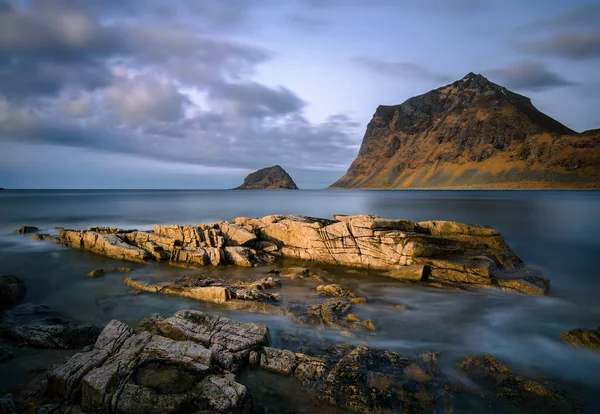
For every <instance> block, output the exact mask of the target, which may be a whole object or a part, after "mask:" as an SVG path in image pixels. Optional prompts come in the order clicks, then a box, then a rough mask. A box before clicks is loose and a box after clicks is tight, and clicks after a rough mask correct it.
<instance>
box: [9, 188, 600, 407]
mask: <svg viewBox="0 0 600 414" xmlns="http://www.w3.org/2000/svg"><path fill="white" fill-rule="evenodd" d="M275 213H277V214H301V215H310V216H317V217H331V216H332V215H333V214H364V213H368V214H377V215H380V216H383V217H390V218H408V219H411V220H415V221H421V220H433V219H436V220H457V221H462V222H467V223H475V224H484V225H489V226H492V227H493V228H495V229H497V230H499V231H500V232H501V233H502V235H503V236H504V238H505V239H506V241H507V242H508V244H509V245H510V246H511V247H512V248H513V250H514V251H515V252H516V254H517V255H518V256H519V257H520V258H521V259H523V260H524V261H525V263H527V265H529V267H531V268H533V269H535V270H536V271H539V272H540V273H541V274H543V275H544V276H546V277H548V278H550V279H551V289H550V294H549V295H548V296H546V297H532V296H525V295H520V294H512V293H505V292H495V291H489V290H483V291H476V292H453V291H444V290H436V289H431V288H425V287H420V286H415V285H409V284H403V283H400V282H396V281H393V280H387V279H384V278H378V277H375V276H374V277H369V276H364V275H363V276H361V275H352V274H347V273H346V272H343V271H342V270H341V269H340V270H339V275H340V280H341V281H342V282H343V283H345V284H346V285H348V286H349V287H351V288H352V289H354V290H355V291H357V293H358V294H360V295H364V296H367V298H368V300H369V303H368V305H367V306H366V307H364V308H361V310H358V311H357V314H358V313H361V315H359V316H360V317H365V318H366V317H370V318H372V319H373V321H374V322H375V324H376V325H377V326H378V328H379V332H378V334H377V335H376V336H368V337H358V338H357V339H356V340H355V341H356V342H357V343H359V342H360V343H367V344H369V345H373V346H382V347H385V348H387V349H390V350H395V351H398V352H401V353H404V354H407V355H408V356H411V355H414V354H416V353H419V352H422V351H424V350H439V351H442V355H446V356H447V357H446V358H447V359H448V361H452V362H454V361H456V360H458V359H460V358H464V357H465V356H467V355H470V354H472V353H488V352H489V353H492V354H493V355H495V356H496V357H497V358H499V359H500V360H502V361H505V362H507V363H509V364H514V366H519V367H520V369H522V370H525V371H531V372H535V373H544V374H547V375H550V376H552V377H554V378H558V379H562V380H565V381H569V382H574V383H575V384H579V385H581V386H583V387H587V388H591V389H596V390H598V392H600V375H598V372H600V354H598V353H594V352H592V351H586V350H578V349H573V348H570V347H569V346H567V345H564V344H563V343H561V341H560V333H561V332H563V331H565V330H569V329H573V328H576V327H589V328H593V327H594V328H595V327H597V326H598V325H600V218H599V217H600V215H599V213H600V192H528V191H524V192H513V191H465V192H461V191H327V190H323V191H308V190H300V191H2V192H0V273H1V274H7V273H12V274H17V275H20V276H22V277H23V278H24V279H25V281H26V283H27V286H28V292H27V298H26V300H28V301H31V302H37V303H47V304H49V305H51V306H53V307H54V308H56V309H58V310H60V311H62V312H64V313H66V314H68V315H69V316H71V317H73V318H76V319H77V320H79V321H82V322H93V323H106V322H108V321H109V320H110V319H112V318H119V319H121V320H124V321H126V322H128V323H131V324H136V323H137V322H138V321H139V319H140V318H142V317H143V316H146V315H149V314H151V313H153V312H159V313H163V314H166V315H169V314H171V313H173V312H174V311H176V310H177V309H181V308H184V307H191V308H196V309H210V310H212V311H215V312H219V313H222V314H225V315H228V316H230V317H232V318H234V319H238V320H252V321H260V322H264V323H267V324H268V325H269V326H270V328H271V329H272V331H273V332H274V337H275V338H277V337H278V334H279V333H281V332H286V331H295V330H302V329H305V328H304V327H301V326H296V325H294V324H293V323H291V322H290V321H289V320H287V318H283V317H280V316H272V315H260V314H248V313H239V312H230V311H227V310H226V309H224V308H219V307H217V306H214V305H213V306H208V305H204V304H201V303H196V302H191V301H187V300H183V299H178V298H173V297H164V296H158V295H151V294H140V295H132V294H131V292H129V290H128V289H127V288H126V287H125V286H124V284H123V283H122V279H123V275H122V274H107V275H106V276H105V277H103V278H99V279H89V278H87V277H86V273H87V272H89V271H90V270H92V269H94V268H98V267H104V268H110V267H116V266H118V265H122V264H119V263H118V262H116V261H113V260H111V259H107V258H103V257H99V256H95V255H92V254H89V253H86V252H80V251H75V250H71V249H67V248H64V247H61V246H57V245H53V244H49V243H44V242H37V241H34V240H32V239H31V238H29V237H26V236H19V235H15V234H14V231H15V229H17V228H18V227H20V226H21V225H24V224H26V225H33V226H37V227H40V228H41V229H49V228H51V227H55V226H60V227H67V228H86V227H88V226H92V225H106V226H117V227H124V228H137V229H148V228H151V226H152V225H153V224H155V223H189V224H193V223H206V222H212V221H216V220H224V219H231V218H233V217H237V216H250V217H257V216H263V215H267V214H275ZM131 267H133V268H135V269H137V270H136V271H138V272H147V273H157V274H162V275H164V276H165V277H171V276H177V275H178V274H179V275H180V274H181V272H190V270H183V269H178V268H172V267H169V266H167V265H132V266H131ZM329 270H330V271H332V272H336V271H337V270H335V269H333V270H332V269H329ZM203 271H204V270H203ZM206 271H207V272H217V273H218V274H219V275H220V276H221V277H226V276H227V275H228V274H231V275H237V276H239V274H240V272H247V275H251V276H256V277H262V275H263V274H264V270H261V269H254V270H239V269H232V268H223V269H206ZM237 276H236V277H237ZM288 285H289V286H287V287H285V288H284V289H287V290H284V292H283V293H284V294H289V295H290V296H294V295H303V294H306V295H307V294H308V293H298V292H304V291H306V292H309V289H308V288H307V286H305V285H303V286H296V285H294V284H293V283H289V284H288ZM308 287H312V286H308ZM302 289H304V291H303V290H302ZM399 303H402V304H406V305H408V306H409V308H410V309H409V310H408V311H406V312H398V311H393V310H391V309H393V306H390V305H393V304H399ZM319 335H321V336H326V337H329V338H331V339H332V340H337V341H340V342H341V341H347V339H346V338H341V337H339V335H338V334H337V332H335V331H323V332H320V333H319ZM275 341H276V342H277V339H275ZM50 357H51V356H49V358H50ZM27 358H29V359H27ZM24 361H25V362H29V363H34V362H32V361H38V358H37V357H35V354H31V356H29V357H27V356H24V357H23V359H22V360H17V361H13V362H9V363H5V364H2V365H0V371H2V370H7V369H11V370H13V369H15V367H17V368H18V366H21V365H19V364H25V362H24ZM39 363H40V364H41V362H39ZM11 364H12V365H11ZM13 372H14V371H13ZM0 377H4V378H6V376H3V375H0ZM11 381H12V382H15V380H14V379H13V380H11ZM2 385H3V383H2V382H0V386H2ZM7 385H11V384H7V383H6V380H4V386H7ZM588 397H589V395H588ZM589 398H591V397H589ZM589 398H588V400H589Z"/></svg>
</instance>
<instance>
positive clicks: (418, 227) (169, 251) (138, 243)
mask: <svg viewBox="0 0 600 414" xmlns="http://www.w3.org/2000/svg"><path fill="white" fill-rule="evenodd" d="M334 218H335V220H327V219H320V218H314V217H305V216H281V215H273V216H266V217H263V218H246V217H237V218H234V219H233V220H231V221H230V222H227V221H224V222H219V223H212V224H200V225H185V226H180V225H169V226H160V225H156V226H154V231H151V232H141V231H131V230H120V229H110V232H109V233H108V234H106V233H103V232H99V230H98V229H99V228H94V229H93V230H96V231H92V230H87V231H85V230H84V231H79V230H62V231H61V232H60V235H59V240H60V242H61V243H62V244H64V245H66V246H71V247H75V248H79V249H85V250H89V251H91V252H94V253H98V254H101V255H105V256H109V257H113V258H116V259H124V260H131V261H149V260H168V261H169V262H170V263H172V264H177V265H192V266H203V265H209V264H210V265H221V264H233V265H237V266H245V267H252V266H258V265H263V264H266V263H271V262H272V261H273V260H274V256H281V257H288V258H293V259H302V260H307V261H313V262H320V263H331V264H337V265H341V266H348V267H355V268H363V269H373V270H376V271H380V272H385V273H384V275H386V276H389V277H391V278H395V279H401V280H406V281H413V282H415V281H416V282H427V283H429V284H432V285H433V286H441V287H452V286H454V287H461V288H471V287H491V288H499V289H502V290H510V291H517V292H522V293H529V294H538V295H540V294H545V293H546V292H547V290H548V287H549V281H548V280H547V279H545V278H543V277H541V276H539V275H537V274H535V273H533V272H532V271H531V270H530V269H528V268H527V267H526V266H525V265H524V264H523V262H522V261H521V260H520V259H519V258H518V257H517V256H516V255H515V254H514V253H513V252H512V250H511V249H510V247H509V246H508V245H507V244H506V243H505V242H504V239H503V238H502V237H501V236H500V234H499V233H498V232H497V231H495V230H494V229H491V228H488V227H482V226H475V225H469V224H464V223H457V222H449V221H425V222H420V223H415V222H413V221H410V220H404V219H383V218H381V217H378V216H371V215H360V216H341V215H337V216H334ZM132 283H133V281H132ZM184 287H185V288H186V289H187V288H191V287H197V288H198V289H195V290H196V291H197V292H196V293H193V292H191V291H190V295H192V296H193V295H196V294H200V293H202V294H203V295H204V294H207V295H208V294H209V293H210V294H211V295H215V296H214V297H215V298H216V299H215V300H214V301H215V302H219V301H220V302H223V301H225V300H228V299H229V298H230V297H231V295H230V294H229V293H228V292H229V291H228V290H227V289H228V288H227V287H222V286H221V287H218V286H217V287H208V286H191V285H190V286H184ZM138 288H139V287H138ZM146 288H147V289H146ZM163 288H165V287H164V286H163V287H160V286H146V287H145V288H144V289H142V290H153V291H158V290H160V289H163ZM180 288H181V286H179V287H176V286H173V289H179V290H178V292H179V294H181V293H182V291H181V290H180ZM187 290H189V289H187ZM209 291H210V292H209ZM186 292H187V291H186ZM163 293H167V292H163ZM171 293H172V294H177V292H175V290H173V292H171ZM243 294H244V292H242V291H240V298H241V296H242V295H243ZM219 298H222V300H221V299H219Z"/></svg>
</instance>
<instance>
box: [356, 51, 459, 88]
mask: <svg viewBox="0 0 600 414" xmlns="http://www.w3.org/2000/svg"><path fill="white" fill-rule="evenodd" d="M352 61H353V62H354V63H356V64H358V65H360V66H362V67H364V68H366V69H369V70H371V71H373V72H375V73H378V74H381V75H385V76H392V77H400V78H416V79H422V80H426V81H432V82H438V83H444V82H450V81H451V80H452V78H451V77H450V76H448V75H445V74H441V73H435V72H432V71H430V70H429V69H427V68H425V67H423V66H421V65H419V64H416V63H413V62H391V61H386V60H380V59H375V58H370V57H356V58H354V59H353V60H352Z"/></svg>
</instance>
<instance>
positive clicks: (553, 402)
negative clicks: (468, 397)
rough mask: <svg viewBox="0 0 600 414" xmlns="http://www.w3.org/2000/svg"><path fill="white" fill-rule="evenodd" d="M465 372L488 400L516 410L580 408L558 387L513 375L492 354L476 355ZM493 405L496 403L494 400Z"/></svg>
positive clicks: (566, 410)
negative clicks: (493, 399)
mask: <svg viewBox="0 0 600 414" xmlns="http://www.w3.org/2000/svg"><path fill="white" fill-rule="evenodd" d="M461 369H462V370H463V371H464V372H466V373H467V374H468V375H469V377H470V378H471V379H472V380H474V381H475V382H476V383H477V384H478V386H479V387H480V389H481V391H482V393H483V396H484V398H486V399H490V397H496V398H499V399H501V400H504V401H506V402H507V403H508V404H510V405H511V406H513V407H519V408H522V409H523V408H524V409H527V410H532V411H539V409H540V408H541V407H543V412H545V413H574V412H579V411H580V409H579V407H578V406H577V405H575V404H573V402H572V401H570V400H567V398H566V394H565V393H564V391H562V390H561V389H560V388H559V387H558V385H556V384H553V383H551V382H549V381H546V382H542V381H535V380H530V379H527V378H524V377H523V376H521V375H519V374H515V373H513V372H512V371H511V370H510V369H508V367H507V366H506V365H504V364H502V363H500V362H498V361H497V360H496V359H495V358H494V357H493V356H491V355H489V354H488V355H484V356H482V357H480V356H479V355H473V356H471V357H470V358H468V359H467V360H465V361H464V362H463V363H462V364H461ZM490 404H493V401H492V400H490Z"/></svg>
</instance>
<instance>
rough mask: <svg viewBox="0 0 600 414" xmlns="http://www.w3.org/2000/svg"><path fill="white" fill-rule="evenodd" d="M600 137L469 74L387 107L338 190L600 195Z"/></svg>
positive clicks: (371, 126) (373, 123) (377, 114)
mask: <svg viewBox="0 0 600 414" xmlns="http://www.w3.org/2000/svg"><path fill="white" fill-rule="evenodd" d="M599 173H600V131H599V130H595V131H587V132H584V133H581V134H578V133H576V132H575V131H572V130H571V129H569V128H567V127H566V126H564V125H562V124H561V123H559V122H557V121H556V120H554V119H552V118H550V117H549V116H547V115H545V114H543V113H542V112H540V111H538V110H537V109H536V108H535V107H534V106H533V105H532V103H531V100H530V99H529V98H527V97H525V96H522V95H519V94H516V93H514V92H511V91H509V90H508V89H506V88H504V87H502V86H500V85H496V84H494V83H492V82H490V81H489V80H487V79H486V78H484V77H483V76H481V75H476V74H474V73H469V74H468V75H467V76H465V77H464V78H463V79H461V80H458V81H456V82H454V83H452V84H450V85H447V86H444V87H442V88H439V89H436V90H433V91H430V92H428V93H426V94H423V95H420V96H415V97H413V98H410V99H409V100H407V101H406V102H404V103H403V104H401V105H395V106H379V107H378V108H377V110H376V111H375V114H374V115H373V118H372V120H371V122H369V124H368V126H367V130H366V133H365V136H364V138H363V142H362V145H361V148H360V152H359V154H358V157H357V158H356V159H355V160H354V162H353V163H352V165H351V166H350V168H349V169H348V171H347V173H346V174H345V175H344V176H343V177H342V178H340V179H339V180H338V181H337V182H336V183H334V184H332V186H331V187H339V188H512V189H521V188H600V182H599V181H598V175H599Z"/></svg>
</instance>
